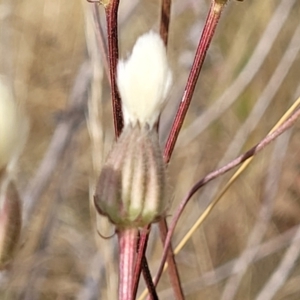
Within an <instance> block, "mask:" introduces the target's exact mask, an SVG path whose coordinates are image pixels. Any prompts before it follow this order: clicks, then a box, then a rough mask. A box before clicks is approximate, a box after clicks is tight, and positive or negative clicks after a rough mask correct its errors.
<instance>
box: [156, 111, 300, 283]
mask: <svg viewBox="0 0 300 300" xmlns="http://www.w3.org/2000/svg"><path fill="white" fill-rule="evenodd" d="M299 116H300V109H298V110H296V111H295V112H294V113H293V114H292V116H291V117H289V118H288V119H287V120H286V121H285V122H284V123H283V124H282V125H281V126H279V127H278V128H277V129H276V130H274V131H273V132H272V133H270V134H268V135H267V136H266V137H265V138H264V139H263V140H262V141H261V142H259V143H258V144H257V145H256V146H254V147H253V148H251V149H250V150H248V151H247V152H246V153H244V154H242V155H240V156H239V157H237V158H236V159H234V160H233V161H231V162H230V163H228V164H227V165H225V166H224V167H221V168H219V169H217V170H215V171H213V172H211V173H209V174H208V175H207V176H205V177H204V178H203V179H201V180H200V181H199V182H197V183H196V184H195V185H194V186H193V187H192V189H191V190H190V191H189V192H188V194H187V195H186V197H185V198H184V199H183V200H182V202H181V203H180V205H179V207H178V210H177V212H176V214H175V216H174V217H173V220H172V222H171V224H170V226H169V231H168V234H167V237H166V241H165V246H164V251H163V255H162V259H161V265H160V267H159V270H158V272H157V275H156V278H155V282H156V281H157V280H158V278H160V276H161V274H162V271H163V268H164V263H165V260H166V257H167V253H168V252H167V250H168V247H169V245H170V243H171V237H172V235H173V232H174V230H175V227H176V224H177V222H178V219H179V218H180V216H181V214H182V212H183V210H184V208H185V206H186V205H187V203H188V202H189V200H190V199H191V197H192V196H193V195H194V194H195V193H196V192H197V191H198V190H199V189H200V188H201V187H202V186H204V185H205V184H207V183H208V182H210V181H211V180H213V179H215V178H217V177H219V176H220V175H223V174H225V173H227V172H228V171H230V170H231V169H233V168H235V167H236V166H238V165H239V164H241V163H243V162H245V161H247V160H248V159H249V158H251V157H253V156H254V155H255V154H257V153H258V152H260V151H261V150H262V149H263V148H265V147H266V146H267V145H268V144H269V143H271V142H272V141H273V140H274V139H276V138H277V137H278V136H279V135H281V134H282V133H283V132H284V131H286V130H287V129H289V128H290V127H291V126H293V125H294V123H295V122H296V121H297V119H298V117H299Z"/></svg>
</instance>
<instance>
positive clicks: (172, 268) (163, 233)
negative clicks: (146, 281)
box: [154, 218, 184, 300]
mask: <svg viewBox="0 0 300 300" xmlns="http://www.w3.org/2000/svg"><path fill="white" fill-rule="evenodd" d="M159 231H160V238H161V240H162V243H163V244H165V241H166V237H167V233H168V224H167V221H166V218H163V219H162V220H161V221H160V222H159ZM166 259H167V261H168V265H169V268H168V272H169V277H170V280H171V285H172V287H173V291H174V294H175V297H176V298H175V299H177V300H183V299H184V294H183V290H182V286H181V282H180V277H179V273H178V269H177V265H176V261H175V256H174V253H173V248H172V245H170V246H169V247H168V251H167V257H166ZM157 283H158V282H154V286H156V285H157Z"/></svg>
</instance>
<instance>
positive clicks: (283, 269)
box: [256, 229, 300, 300]
mask: <svg viewBox="0 0 300 300" xmlns="http://www.w3.org/2000/svg"><path fill="white" fill-rule="evenodd" d="M299 238H300V229H298V230H297V232H296V234H295V237H294V238H293V240H292V241H291V245H290V247H289V248H288V249H287V251H286V252H285V254H284V256H283V258H282V260H281V262H280V264H279V266H278V268H277V269H276V270H275V271H274V273H273V274H272V276H271V277H270V279H269V280H268V282H267V283H266V284H265V286H264V287H263V289H262V291H261V292H260V293H259V295H258V296H257V297H256V300H269V299H273V297H274V295H275V294H276V292H277V291H278V290H279V289H280V288H281V287H282V285H283V284H284V283H285V281H286V279H287V277H288V276H289V274H290V273H291V271H292V270H293V268H294V267H295V262H296V260H297V259H298V257H299V254H300V243H299Z"/></svg>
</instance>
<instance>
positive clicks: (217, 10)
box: [164, 0, 225, 163]
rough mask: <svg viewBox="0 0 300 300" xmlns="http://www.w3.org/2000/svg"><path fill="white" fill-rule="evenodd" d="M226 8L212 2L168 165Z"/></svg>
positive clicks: (174, 130) (172, 135)
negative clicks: (209, 48)
mask: <svg viewBox="0 0 300 300" xmlns="http://www.w3.org/2000/svg"><path fill="white" fill-rule="evenodd" d="M224 6H225V2H224V3H223V2H221V3H219V2H216V1H214V0H213V1H212V4H211V6H210V10H209V13H208V16H207V19H206V22H205V25H204V29H203V31H202V35H201V38H200V41H199V44H198V47H197V51H196V55H195V59H194V62H193V65H192V69H191V72H190V75H189V77H188V81H187V84H186V87H185V90H184V94H183V97H182V100H181V102H180V105H179V108H178V110H177V114H176V116H175V119H174V121H173V124H172V127H171V131H170V134H169V137H168V140H167V142H166V145H165V151H164V159H165V162H166V163H168V162H169V161H170V158H171V155H172V152H173V150H174V147H175V143H176V141H177V137H178V135H179V132H180V130H181V127H182V124H183V121H184V119H185V116H186V113H187V111H188V108H189V106H190V103H191V100H192V96H193V94H194V91H195V87H196V83H197V80H198V77H199V74H200V71H201V69H202V66H203V62H204V59H205V57H206V53H207V50H208V47H209V45H210V43H211V40H212V38H213V36H214V33H215V30H216V27H217V25H218V21H219V19H220V17H221V13H222V11H223V8H224Z"/></svg>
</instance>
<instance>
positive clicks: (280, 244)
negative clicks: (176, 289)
mask: <svg viewBox="0 0 300 300" xmlns="http://www.w3.org/2000/svg"><path fill="white" fill-rule="evenodd" d="M299 230H300V226H299V225H297V226H294V227H293V228H291V229H289V230H287V231H286V232H284V233H282V234H280V235H279V236H277V237H275V238H273V239H271V240H269V241H267V242H264V243H262V244H261V245H259V246H258V247H252V248H248V249H247V250H246V251H247V252H248V255H250V256H251V255H252V253H256V255H255V256H254V260H253V263H254V262H257V261H259V260H262V259H264V258H266V257H267V256H269V255H272V254H274V253H276V252H278V251H279V250H281V249H282V248H284V247H286V246H287V245H289V244H291V242H294V243H299V242H300V236H296V233H297V232H298V231H299ZM237 261H238V259H233V260H231V261H229V262H227V263H225V264H223V265H222V266H220V267H217V268H215V269H213V270H212V271H208V272H206V273H204V274H203V275H202V276H200V277H197V278H195V279H193V280H191V281H189V282H188V283H185V284H183V288H184V289H185V291H187V292H186V293H185V295H186V296H187V295H188V294H191V293H194V292H195V291H199V290H201V289H203V288H206V287H208V286H212V285H215V284H217V283H219V282H221V281H223V280H224V279H226V278H228V277H230V276H232V275H234V274H237V272H239V271H240V270H242V269H234V266H235V265H236V263H237ZM171 294H172V291H171V290H170V289H166V290H164V291H162V292H161V293H160V295H161V297H162V299H168V297H169V296H170V295H171Z"/></svg>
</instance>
